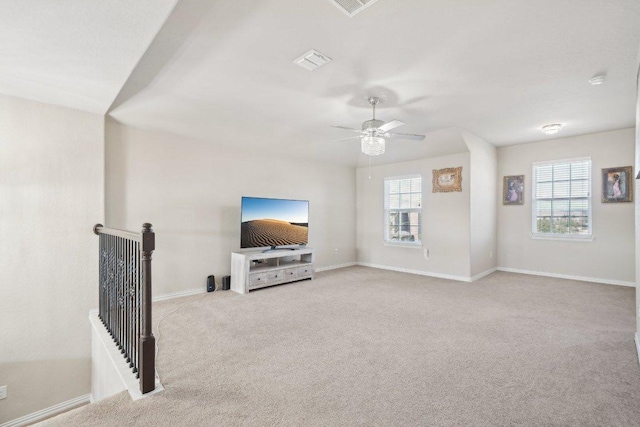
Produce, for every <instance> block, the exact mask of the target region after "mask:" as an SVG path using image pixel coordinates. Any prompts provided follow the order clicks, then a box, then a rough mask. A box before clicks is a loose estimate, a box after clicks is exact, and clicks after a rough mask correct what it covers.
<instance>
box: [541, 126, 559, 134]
mask: <svg viewBox="0 0 640 427" xmlns="http://www.w3.org/2000/svg"><path fill="white" fill-rule="evenodd" d="M560 129H562V125H561V124H560V123H555V124H552V125H544V126H542V127H541V128H540V130H541V131H542V133H544V134H546V135H555V134H556V133H558V132H560Z"/></svg>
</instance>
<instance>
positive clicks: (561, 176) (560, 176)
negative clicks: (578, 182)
mask: <svg viewBox="0 0 640 427" xmlns="http://www.w3.org/2000/svg"><path fill="white" fill-rule="evenodd" d="M570 174H571V164H570V163H559V164H555V165H553V180H554V181H565V180H568V179H569V178H570V177H571V175H570Z"/></svg>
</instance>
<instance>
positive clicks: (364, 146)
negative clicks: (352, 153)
mask: <svg viewBox="0 0 640 427" xmlns="http://www.w3.org/2000/svg"><path fill="white" fill-rule="evenodd" d="M360 149H361V150H362V152H363V153H364V154H367V155H369V156H379V155H380V154H383V153H384V138H380V137H378V136H365V137H363V138H362V141H361V143H360Z"/></svg>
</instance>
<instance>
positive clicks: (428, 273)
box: [357, 262, 489, 282]
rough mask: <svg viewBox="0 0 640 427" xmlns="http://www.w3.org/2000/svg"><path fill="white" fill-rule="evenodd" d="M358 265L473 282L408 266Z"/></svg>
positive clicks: (366, 263) (464, 278)
mask: <svg viewBox="0 0 640 427" xmlns="http://www.w3.org/2000/svg"><path fill="white" fill-rule="evenodd" d="M357 265H361V266H363V267H372V268H380V269H382V270H391V271H398V272H400V273H409V274H417V275H420V276H429V277H437V278H438V279H448V280H457V281H459V282H471V278H470V277H463V276H452V275H450V274H440V273H432V272H429V271H421V270H410V269H408V268H399V267H390V266H388V265H379V264H370V263H368V262H358V263H357ZM482 274H484V273H482ZM487 274H489V273H487Z"/></svg>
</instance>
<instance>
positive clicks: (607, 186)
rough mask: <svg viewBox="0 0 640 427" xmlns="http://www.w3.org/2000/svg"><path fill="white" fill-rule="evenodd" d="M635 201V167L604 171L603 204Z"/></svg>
mask: <svg viewBox="0 0 640 427" xmlns="http://www.w3.org/2000/svg"><path fill="white" fill-rule="evenodd" d="M632 201H633V166H621V167H617V168H607V169H602V203H620V202H632Z"/></svg>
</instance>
